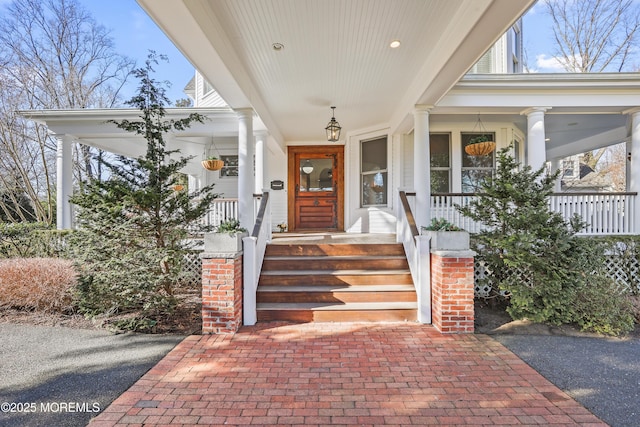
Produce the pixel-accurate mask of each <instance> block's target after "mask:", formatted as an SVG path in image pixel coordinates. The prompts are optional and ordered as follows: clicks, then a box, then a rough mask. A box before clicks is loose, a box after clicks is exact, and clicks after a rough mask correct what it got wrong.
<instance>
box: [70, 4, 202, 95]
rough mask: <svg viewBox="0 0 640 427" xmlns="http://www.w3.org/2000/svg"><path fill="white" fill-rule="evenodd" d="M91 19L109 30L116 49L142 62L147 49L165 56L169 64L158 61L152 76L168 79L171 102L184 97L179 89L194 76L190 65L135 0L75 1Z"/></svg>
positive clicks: (129, 89)
mask: <svg viewBox="0 0 640 427" xmlns="http://www.w3.org/2000/svg"><path fill="white" fill-rule="evenodd" d="M78 2H79V3H80V4H81V5H82V6H83V7H85V8H86V9H87V10H88V11H89V12H90V13H91V15H93V17H94V19H95V20H96V21H97V22H98V23H99V24H102V25H103V26H104V27H106V28H107V29H108V30H110V32H111V37H112V39H113V41H114V44H115V49H116V51H117V52H119V53H122V54H125V55H127V56H129V57H131V58H133V59H135V60H136V61H137V64H138V67H140V66H142V65H144V61H145V60H146V58H147V53H148V52H149V50H155V51H156V52H157V53H159V54H164V55H167V56H168V58H169V62H168V63H163V62H161V63H160V64H159V65H158V66H157V67H155V68H156V74H155V78H156V79H157V80H167V81H169V82H171V88H169V89H168V90H167V95H168V97H169V99H170V100H171V101H172V102H175V101H176V100H177V99H180V98H185V97H186V96H185V95H184V93H183V91H182V89H183V88H184V86H186V84H187V83H188V82H189V80H190V79H191V78H192V77H193V75H194V69H193V66H192V65H191V63H190V62H189V61H187V60H186V59H185V58H184V56H183V55H182V53H180V51H179V50H178V49H177V48H176V47H175V46H174V45H173V43H172V42H171V41H170V40H169V39H168V38H167V37H166V36H165V35H164V33H163V32H162V31H161V30H160V29H159V28H158V26H157V25H156V24H155V23H154V22H153V21H152V20H151V18H149V16H148V15H147V14H146V13H145V12H144V10H142V8H141V7H140V6H139V5H138V3H136V2H135V0H109V1H104V0H78ZM136 84H137V82H136V81H135V80H132V82H131V85H130V86H129V87H127V88H126V92H125V93H124V94H123V98H124V99H125V100H126V99H129V98H131V97H132V96H133V95H134V93H135V90H136Z"/></svg>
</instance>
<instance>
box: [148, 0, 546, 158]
mask: <svg viewBox="0 0 640 427" xmlns="http://www.w3.org/2000/svg"><path fill="white" fill-rule="evenodd" d="M138 2H139V3H140V4H141V6H142V7H143V8H144V9H145V10H146V11H147V13H148V14H149V15H150V16H151V17H152V18H153V19H154V20H155V21H156V23H158V25H159V26H160V27H161V28H162V29H163V30H164V31H165V33H167V35H168V36H169V37H170V38H171V39H172V41H173V42H174V43H175V44H176V46H178V48H179V49H180V50H181V51H182V52H183V53H184V54H185V56H186V57H187V58H188V59H189V60H190V61H191V62H192V63H193V65H194V66H195V67H196V68H197V69H198V70H199V71H200V72H201V73H202V74H203V75H204V77H205V78H206V79H207V80H208V81H209V82H210V83H211V84H212V85H213V86H214V87H215V89H216V90H217V91H218V93H219V94H220V95H221V96H222V97H223V98H224V100H225V101H226V102H227V103H228V104H229V105H230V106H231V108H233V109H238V108H253V109H254V111H255V112H256V113H257V115H258V116H259V117H260V119H261V120H262V121H263V122H264V123H265V125H266V127H267V128H268V130H269V132H270V134H271V136H272V137H273V138H274V139H275V140H276V141H277V142H278V143H280V144H281V145H284V143H285V142H292V141H315V142H319V141H324V139H325V137H324V127H325V126H326V124H327V122H328V120H329V118H330V117H331V110H330V106H332V105H334V106H336V107H337V108H336V118H337V119H338V121H339V122H340V124H341V125H342V126H343V132H345V133H348V132H356V131H359V130H362V129H369V128H372V127H390V128H391V131H392V132H394V131H398V130H408V127H409V126H410V124H411V120H410V117H411V112H412V110H413V108H414V106H415V105H416V104H429V105H433V104H435V103H436V102H437V101H438V100H440V98H441V97H442V96H443V95H444V94H445V93H446V92H447V91H448V90H449V89H450V88H451V87H452V86H453V85H454V84H455V83H456V82H457V81H458V79H459V78H460V77H462V76H463V75H464V73H465V72H466V71H467V70H468V69H469V68H470V67H471V66H472V65H473V64H474V63H475V62H476V60H477V59H478V58H479V57H480V56H481V55H482V54H483V53H484V52H485V51H486V50H487V49H488V48H489V46H491V45H492V44H493V42H494V41H495V40H496V39H497V38H498V37H500V36H501V35H502V34H503V33H504V31H506V30H507V29H508V28H509V27H510V26H511V24H512V23H513V22H514V21H515V20H516V19H517V18H518V17H519V16H520V15H521V14H522V13H524V12H525V11H526V9H527V8H528V7H529V6H530V5H531V4H533V3H534V0H447V1H444V0H138ZM392 40H400V41H401V46H400V47H399V48H397V49H391V48H390V47H389V43H390V42H391V41H392ZM274 43H281V44H282V45H284V48H283V49H281V50H279V51H275V50H274V49H273V48H272V45H273V44H274ZM343 135H344V134H343Z"/></svg>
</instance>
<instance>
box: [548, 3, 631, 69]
mask: <svg viewBox="0 0 640 427" xmlns="http://www.w3.org/2000/svg"><path fill="white" fill-rule="evenodd" d="M544 4H545V6H546V10H547V13H548V14H549V16H550V17H551V20H552V21H553V33H554V39H555V52H554V56H555V58H556V60H557V61H558V62H559V63H560V64H561V65H562V66H563V67H564V69H565V70H566V71H569V72H578V73H580V72H582V73H588V72H603V71H631V70H630V68H631V67H632V66H633V65H632V64H629V60H630V59H631V57H632V56H634V55H637V52H636V51H634V46H635V44H636V41H637V36H638V29H639V28H640V5H639V4H638V2H636V1H634V0H544Z"/></svg>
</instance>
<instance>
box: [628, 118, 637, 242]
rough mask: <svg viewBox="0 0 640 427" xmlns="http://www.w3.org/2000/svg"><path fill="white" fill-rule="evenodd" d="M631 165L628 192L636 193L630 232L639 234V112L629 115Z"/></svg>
mask: <svg viewBox="0 0 640 427" xmlns="http://www.w3.org/2000/svg"><path fill="white" fill-rule="evenodd" d="M630 152H631V162H630V163H631V165H630V167H629V168H628V171H629V175H628V177H629V178H628V182H629V191H633V192H638V195H637V196H635V199H634V200H635V203H634V206H633V210H634V211H633V224H632V228H631V232H632V233H634V234H637V233H640V110H637V111H633V112H632V113H631V151H630Z"/></svg>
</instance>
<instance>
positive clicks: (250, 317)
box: [243, 236, 258, 326]
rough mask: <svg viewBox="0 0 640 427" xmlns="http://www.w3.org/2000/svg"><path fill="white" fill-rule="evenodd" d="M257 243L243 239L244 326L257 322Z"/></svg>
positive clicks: (256, 241)
mask: <svg viewBox="0 0 640 427" xmlns="http://www.w3.org/2000/svg"><path fill="white" fill-rule="evenodd" d="M257 243H258V239H257V238H256V237H253V236H248V237H245V238H244V239H243V249H244V257H245V259H244V268H243V270H244V274H243V276H244V291H243V300H244V301H243V302H244V304H243V311H244V324H245V325H247V326H250V325H255V324H256V322H257V321H258V311H257V308H256V307H257V302H256V291H257V280H256V277H257V272H256V267H257V265H256V264H257V256H258V255H257V250H256V249H257Z"/></svg>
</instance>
